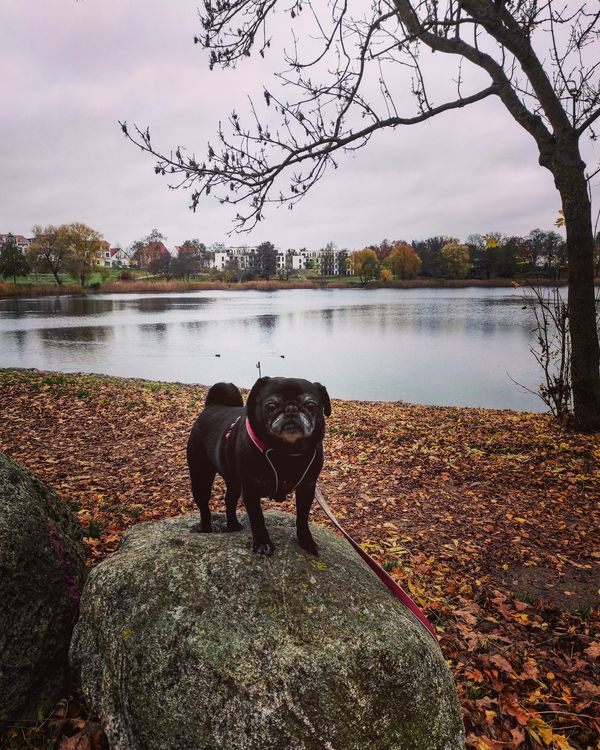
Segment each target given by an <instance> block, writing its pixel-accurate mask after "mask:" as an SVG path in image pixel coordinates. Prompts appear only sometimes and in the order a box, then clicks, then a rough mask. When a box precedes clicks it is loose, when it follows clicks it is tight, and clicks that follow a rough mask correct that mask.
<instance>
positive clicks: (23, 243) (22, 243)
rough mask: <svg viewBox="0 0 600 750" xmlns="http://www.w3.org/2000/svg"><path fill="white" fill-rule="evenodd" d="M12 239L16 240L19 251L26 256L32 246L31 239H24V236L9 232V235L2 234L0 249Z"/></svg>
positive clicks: (0, 235)
mask: <svg viewBox="0 0 600 750" xmlns="http://www.w3.org/2000/svg"><path fill="white" fill-rule="evenodd" d="M11 238H12V239H14V241H15V242H16V243H17V247H18V248H19V250H20V251H21V252H22V253H23V255H25V253H26V252H27V249H28V248H29V245H31V239H30V238H29V237H23V235H22V234H13V233H12V232H8V233H7V234H0V247H1V246H2V245H4V243H5V242H6V240H8V239H11Z"/></svg>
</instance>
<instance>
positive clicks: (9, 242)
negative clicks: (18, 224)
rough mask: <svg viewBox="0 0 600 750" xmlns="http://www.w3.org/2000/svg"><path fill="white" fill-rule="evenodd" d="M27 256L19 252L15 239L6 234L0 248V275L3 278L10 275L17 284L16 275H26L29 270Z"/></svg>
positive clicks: (8, 277)
mask: <svg viewBox="0 0 600 750" xmlns="http://www.w3.org/2000/svg"><path fill="white" fill-rule="evenodd" d="M30 270H31V269H30V268H29V263H28V262H27V258H26V257H25V256H24V255H23V253H22V252H21V250H20V248H19V246H18V245H17V241H16V239H15V238H14V237H13V236H12V235H10V234H9V235H7V237H6V239H5V241H4V244H3V245H2V249H0V275H1V276H2V277H3V278H5V279H10V278H11V277H12V280H13V283H14V285H15V286H16V285H17V276H28V275H29V272H30Z"/></svg>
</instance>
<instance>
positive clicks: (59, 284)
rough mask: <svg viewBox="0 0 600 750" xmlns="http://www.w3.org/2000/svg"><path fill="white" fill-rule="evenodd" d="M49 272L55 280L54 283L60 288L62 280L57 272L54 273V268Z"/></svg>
mask: <svg viewBox="0 0 600 750" xmlns="http://www.w3.org/2000/svg"><path fill="white" fill-rule="evenodd" d="M50 270H51V271H52V275H53V276H54V278H55V279H56V283H57V284H58V286H62V279H61V278H60V276H59V275H58V271H56V270H55V269H54V268H51V269H50Z"/></svg>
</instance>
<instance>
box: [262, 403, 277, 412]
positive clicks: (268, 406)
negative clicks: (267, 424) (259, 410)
mask: <svg viewBox="0 0 600 750" xmlns="http://www.w3.org/2000/svg"><path fill="white" fill-rule="evenodd" d="M276 408H277V404H276V403H275V402H274V401H267V403H266V404H265V410H266V411H268V412H269V414H272V413H273V412H274V411H275V409H276Z"/></svg>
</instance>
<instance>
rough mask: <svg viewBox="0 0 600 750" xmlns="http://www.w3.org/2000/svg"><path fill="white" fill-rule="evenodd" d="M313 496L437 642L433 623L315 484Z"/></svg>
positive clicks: (373, 569) (332, 521) (334, 523)
mask: <svg viewBox="0 0 600 750" xmlns="http://www.w3.org/2000/svg"><path fill="white" fill-rule="evenodd" d="M315 498H316V500H317V502H318V503H319V505H320V506H321V508H322V509H323V512H324V513H325V515H326V516H327V518H328V519H329V520H330V521H331V523H332V524H333V525H334V526H335V528H336V529H338V531H341V532H342V534H343V535H344V536H345V537H346V539H347V541H348V542H350V544H351V545H352V547H354V549H355V550H356V552H358V554H359V555H360V556H361V557H362V559H363V560H364V561H365V562H366V563H367V565H368V566H369V567H370V568H371V570H372V571H373V572H374V573H376V574H377V575H378V576H379V578H380V579H381V580H382V581H383V582H384V583H385V585H386V586H387V587H388V589H389V590H390V591H391V592H392V594H393V595H394V596H395V597H396V599H400V601H401V602H402V604H404V606H405V607H406V608H407V609H408V610H410V612H412V614H413V615H414V616H415V617H416V618H417V620H419V622H420V623H421V625H423V627H424V628H425V629H426V630H427V632H428V633H429V635H431V637H432V638H433V639H434V640H435V642H436V643H437V640H438V639H437V635H436V632H435V629H434V627H433V625H432V624H431V623H430V622H429V620H428V619H427V618H426V617H425V615H424V614H423V612H421V610H420V609H419V607H418V606H417V605H416V604H415V602H414V601H413V600H412V599H411V598H410V596H409V595H408V594H407V593H406V591H404V589H403V588H402V587H401V586H399V585H398V584H397V583H396V581H394V579H393V578H392V577H391V576H390V575H388V574H387V573H386V571H385V570H384V569H383V568H382V567H381V565H379V564H378V563H376V562H375V560H373V558H372V557H371V556H370V555H368V554H367V553H366V552H365V551H364V549H363V548H362V547H361V546H360V545H359V544H358V543H357V542H355V541H354V539H353V538H352V537H351V536H350V534H348V532H347V531H346V530H345V529H344V527H343V526H342V525H341V523H340V522H339V521H338V520H337V518H336V517H335V516H334V515H333V513H332V511H331V508H330V507H329V505H328V504H327V500H325V498H324V496H323V493H322V492H321V490H320V488H319V486H318V485H317V488H316V490H315Z"/></svg>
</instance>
